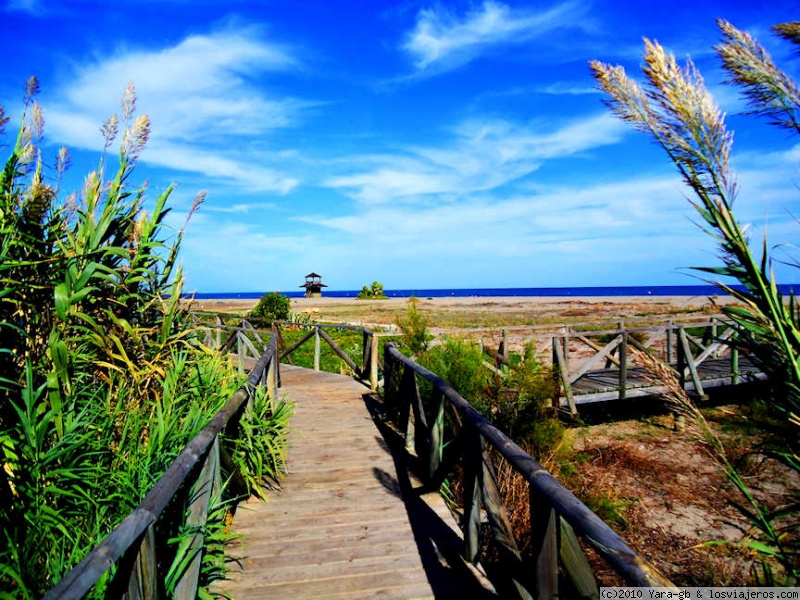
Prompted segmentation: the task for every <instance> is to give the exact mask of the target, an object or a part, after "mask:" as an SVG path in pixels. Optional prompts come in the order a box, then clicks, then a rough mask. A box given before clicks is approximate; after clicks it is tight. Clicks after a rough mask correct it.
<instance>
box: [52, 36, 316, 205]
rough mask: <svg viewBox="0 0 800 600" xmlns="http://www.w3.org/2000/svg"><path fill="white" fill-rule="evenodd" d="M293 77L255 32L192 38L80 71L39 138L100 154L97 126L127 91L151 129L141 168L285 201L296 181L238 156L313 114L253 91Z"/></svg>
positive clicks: (280, 55) (299, 104) (284, 56)
mask: <svg viewBox="0 0 800 600" xmlns="http://www.w3.org/2000/svg"><path fill="white" fill-rule="evenodd" d="M300 68H301V65H300V64H299V62H298V60H297V59H296V58H295V57H294V56H292V54H291V52H290V51H289V50H288V49H287V48H284V47H282V46H280V45H278V44H274V43H270V42H267V41H265V40H264V39H262V38H261V36H260V32H259V30H258V29H257V28H254V27H250V28H238V29H236V30H234V29H232V28H227V29H221V30H218V31H215V32H212V33H209V34H207V35H193V36H190V37H187V38H185V39H184V40H182V41H180V42H179V43H177V44H176V45H174V46H171V47H167V48H162V49H151V50H132V51H120V52H118V53H117V54H115V55H114V56H112V57H110V58H105V59H101V60H98V61H95V62H93V63H91V64H90V65H88V66H85V67H82V68H81V69H79V70H78V72H77V74H76V75H75V76H74V78H73V79H72V80H71V81H70V84H69V86H65V87H64V88H63V89H61V90H58V91H57V93H56V97H58V98H62V99H66V100H61V101H60V102H58V103H55V104H52V105H51V104H50V103H48V106H49V107H50V108H48V114H47V118H48V131H49V133H50V135H52V136H53V137H54V138H56V139H59V140H60V141H63V142H65V143H67V144H68V145H69V146H71V147H77V148H83V149H89V150H99V149H101V148H102V144H103V141H102V138H101V136H100V135H99V133H98V127H99V124H100V123H102V122H103V121H104V120H105V118H106V117H107V116H108V114H109V113H110V112H112V110H113V108H114V107H117V106H118V102H119V100H118V99H119V96H120V94H121V93H122V91H123V90H124V89H125V86H126V85H127V83H128V82H129V81H133V82H134V84H135V85H136V89H137V93H138V100H139V105H140V106H143V107H146V112H147V113H148V115H149V116H150V120H151V123H152V124H153V135H152V137H151V143H150V144H149V146H148V149H147V150H146V151H145V153H144V154H143V156H142V160H143V161H145V162H148V163H150V164H153V165H157V166H161V167H166V168H170V169H177V170H181V171H186V172H192V173H197V174H200V175H206V176H209V177H212V178H215V179H217V180H223V181H226V182H228V183H232V184H237V185H240V186H243V187H245V188H247V189H249V190H252V191H273V192H276V193H280V194H285V193H287V192H289V191H290V190H292V189H293V188H294V187H295V186H296V185H297V183H298V182H297V180H296V179H295V178H294V177H291V176H289V175H287V174H284V173H279V172H277V171H276V170H275V169H274V168H268V167H265V166H264V164H265V163H267V162H270V161H266V160H261V158H262V157H259V155H258V152H257V151H254V150H253V149H252V148H251V147H250V148H248V149H247V152H244V151H243V148H244V147H245V146H248V144H247V143H246V141H248V140H250V141H256V140H257V141H261V140H263V139H265V138H267V137H268V136H269V135H270V133H271V132H273V131H274V130H276V129H280V128H287V127H293V126H295V125H297V124H298V123H299V122H300V121H301V120H302V119H303V117H304V115H305V114H306V113H307V112H308V111H311V110H313V109H314V107H315V106H317V105H318V104H317V103H315V102H313V101H307V100H302V99H298V98H292V97H278V96H270V95H268V93H267V92H266V91H265V86H263V85H259V84H263V81H262V79H263V77H264V76H265V75H266V74H285V73H292V72H296V71H297V70H299V69H300ZM238 147H241V148H242V151H239V148H238Z"/></svg>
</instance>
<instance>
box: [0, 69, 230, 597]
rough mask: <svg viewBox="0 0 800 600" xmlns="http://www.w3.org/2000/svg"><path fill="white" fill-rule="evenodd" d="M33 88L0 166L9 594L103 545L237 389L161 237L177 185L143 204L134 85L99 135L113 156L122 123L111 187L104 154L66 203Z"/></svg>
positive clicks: (2, 494) (63, 158) (1, 430)
mask: <svg viewBox="0 0 800 600" xmlns="http://www.w3.org/2000/svg"><path fill="white" fill-rule="evenodd" d="M37 92H38V84H37V82H36V80H35V79H31V80H30V81H29V82H28V86H27V93H26V99H25V110H24V112H23V117H22V124H21V126H20V132H19V134H18V136H17V140H16V143H15V144H14V146H13V148H12V149H11V152H10V156H9V158H8V160H7V161H6V163H5V167H4V169H3V170H2V172H0V290H2V292H1V293H0V596H2V597H21V598H29V597H41V596H42V595H43V594H44V593H45V592H46V591H47V590H48V589H50V588H51V587H52V586H53V585H54V584H55V583H56V582H58V580H60V579H61V577H62V576H63V575H64V574H65V573H66V572H67V571H68V570H69V569H70V568H71V567H72V566H73V565H75V564H76V563H77V562H78V561H80V559H81V558H83V556H85V555H86V554H87V553H88V552H89V551H90V549H91V548H92V547H94V546H95V545H96V544H97V543H98V542H99V541H100V540H101V539H102V538H104V537H105V536H106V535H107V534H108V533H109V532H110V531H111V529H113V528H114V527H115V526H116V525H117V524H118V523H119V522H120V521H121V519H122V518H123V517H125V516H126V515H127V514H128V513H129V512H130V511H131V510H132V509H133V508H134V507H135V506H136V505H137V504H138V503H139V501H140V500H141V498H142V497H143V496H144V494H145V493H146V492H148V491H149V490H150V488H151V487H152V485H153V483H154V482H155V481H156V480H157V478H158V477H160V476H161V475H162V474H163V473H164V471H165V470H166V468H167V467H168V466H169V464H170V463H171V462H172V461H173V460H174V458H175V457H176V456H177V455H178V453H179V452H180V451H181V450H182V448H183V447H184V446H185V445H186V443H187V442H188V441H189V440H190V439H191V438H192V437H193V436H194V435H195V434H196V433H197V432H198V431H199V430H200V429H201V428H202V427H203V426H205V425H206V424H207V423H208V421H209V420H210V417H211V416H212V415H213V414H214V413H215V412H216V411H217V410H218V409H219V408H220V407H221V406H222V404H223V403H224V402H225V400H227V399H228V397H230V395H231V394H232V393H233V391H234V389H235V388H236V387H237V386H238V383H239V382H238V381H237V378H236V376H235V372H234V371H233V370H232V369H231V368H230V367H229V366H228V361H227V359H226V357H224V356H222V355H220V354H215V353H211V352H209V350H208V349H207V348H204V347H203V346H202V345H201V344H200V343H199V341H198V340H196V339H195V337H194V333H193V330H192V328H191V327H192V325H191V319H190V318H189V315H188V314H187V312H186V310H185V308H184V306H183V305H182V303H181V299H180V292H181V287H182V284H183V277H182V274H181V271H180V269H179V268H178V267H177V266H176V264H177V263H176V261H177V256H178V251H179V247H180V243H181V239H182V236H183V230H180V231H179V232H178V233H177V235H175V234H174V232H171V231H164V229H163V224H164V219H165V217H166V215H167V214H168V212H169V208H167V200H168V198H169V196H170V193H171V191H172V187H168V188H167V189H166V190H165V191H164V192H162V193H160V194H159V195H157V196H156V197H155V198H153V199H148V198H147V189H146V187H145V186H144V185H141V186H136V185H132V184H131V177H132V174H133V168H134V166H135V164H136V162H137V160H138V158H139V155H140V153H141V152H142V150H143V148H144V146H145V144H146V142H147V139H148V137H149V133H150V125H149V121H148V119H147V117H146V116H145V115H141V116H134V113H135V103H136V96H135V90H134V88H133V86H132V85H130V86H129V87H128V89H127V90H126V92H125V95H124V96H123V101H122V119H121V120H120V119H119V118H118V117H116V116H114V117H112V118H110V119H109V120H108V121H106V123H105V125H104V126H103V128H102V132H103V135H104V138H105V147H106V150H108V149H109V148H110V146H111V144H112V143H113V141H114V140H115V139H116V136H117V134H118V133H119V129H120V128H122V129H123V132H122V133H123V135H122V143H121V147H120V151H119V166H118V168H117V169H116V171H114V170H111V172H112V176H111V178H110V179H106V177H105V175H104V174H105V173H106V172H107V171H108V170H109V169H108V165H106V161H107V160H108V157H107V156H106V153H105V152H104V153H103V155H102V156H101V158H100V162H99V165H98V167H97V169H96V170H95V171H93V172H92V173H90V174H89V175H88V177H87V178H86V180H85V184H84V187H83V189H82V190H81V191H80V193H76V194H73V195H70V196H67V197H66V198H63V195H62V193H61V190H60V189H59V179H60V176H61V174H63V173H64V171H65V169H66V166H67V164H68V153H67V151H66V150H65V149H62V150H61V151H60V152H59V156H58V160H57V167H56V174H57V175H58V178H59V179H57V180H56V181H54V182H50V181H47V180H46V179H45V177H44V169H43V163H44V161H43V159H42V156H41V148H40V147H39V146H40V141H41V139H42V135H43V131H42V129H43V123H44V119H43V117H42V109H41V107H40V106H39V104H38V103H37V102H36V100H35V96H36V93H37ZM6 122H7V119H6V118H5V117H4V116H3V111H2V109H1V108H0V130H2V127H3V126H4V125H5V123H6ZM200 202H202V196H198V198H197V199H196V202H195V204H194V206H193V207H192V209H191V211H190V213H191V212H193V211H194V210H195V209H196V208H197V206H198V205H199V204H200ZM145 205H147V206H148V209H147V210H146V209H145ZM168 240H170V241H168ZM167 514H168V515H169V518H167V519H165V520H162V521H161V522H160V524H159V527H160V528H162V530H163V533H164V535H163V536H161V535H159V544H167V545H168V544H169V542H168V540H169V539H170V538H172V537H174V536H176V535H177V534H178V532H179V530H180V526H181V523H182V521H183V514H184V506H183V504H182V501H181V500H180V499H178V500H176V502H175V503H173V505H172V506H170V507H169V508H168V510H167ZM209 527H211V528H213V524H209ZM173 555H174V552H173ZM162 556H165V557H169V556H170V552H169V551H167V552H165V553H164V554H162ZM178 559H179V557H177V555H176V560H178ZM170 567H171V565H170V561H169V560H166V561H164V564H161V565H160V566H159V568H160V569H162V570H163V571H164V572H163V573H162V575H166V572H167V571H168V570H170ZM212 572H213V573H218V571H213V570H212V571H208V570H204V575H203V579H202V582H201V584H202V585H207V584H208V583H209V582H210V579H211V578H213V577H214V576H217V575H209V573H212ZM109 575H110V573H107V574H106V576H105V577H106V578H107V577H108V576H109ZM105 582H106V579H102V580H101V581H100V582H99V583H98V585H96V586H95V588H94V589H93V590H92V591H91V592H90V597H102V596H103V592H104V589H103V588H104V585H105Z"/></svg>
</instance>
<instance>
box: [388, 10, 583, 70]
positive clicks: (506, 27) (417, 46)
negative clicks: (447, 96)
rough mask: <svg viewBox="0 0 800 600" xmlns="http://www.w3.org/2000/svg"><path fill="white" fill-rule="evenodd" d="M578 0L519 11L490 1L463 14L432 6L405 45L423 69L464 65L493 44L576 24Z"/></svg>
mask: <svg viewBox="0 0 800 600" xmlns="http://www.w3.org/2000/svg"><path fill="white" fill-rule="evenodd" d="M580 10H581V9H580V5H579V4H578V3H577V2H563V3H560V4H557V5H555V6H553V7H551V8H549V9H546V10H541V11H533V10H515V9H512V8H510V7H509V6H508V5H506V4H502V3H500V2H494V1H493V0H486V1H485V2H484V3H483V5H482V6H481V7H480V8H478V9H475V10H473V11H470V12H468V13H466V14H465V15H463V16H461V17H459V16H457V15H454V14H453V13H451V12H450V11H448V10H447V9H446V8H443V7H438V8H428V9H424V10H421V11H420V12H419V14H418V15H417V22H416V25H415V27H414V29H413V30H412V31H411V32H409V34H408V35H407V36H406V40H405V42H404V44H403V46H402V48H403V50H405V51H406V52H407V53H408V54H409V55H410V56H411V57H412V59H413V60H414V66H415V68H416V69H417V70H418V71H438V72H441V71H447V70H451V69H456V68H458V67H461V66H464V65H466V64H467V63H469V62H471V61H473V60H474V59H475V58H477V57H478V56H480V55H481V54H484V53H485V52H487V51H489V50H490V49H492V48H496V47H498V46H503V45H515V44H523V43H525V42H528V41H529V40H531V39H532V38H535V37H539V36H543V35H546V34H549V33H552V32H553V31H555V30H558V29H563V28H568V27H576V26H577V24H578V22H579V19H577V18H576V13H578V12H580Z"/></svg>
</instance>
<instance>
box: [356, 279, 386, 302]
mask: <svg viewBox="0 0 800 600" xmlns="http://www.w3.org/2000/svg"><path fill="white" fill-rule="evenodd" d="M356 298H358V299H359V300H386V299H387V296H386V294H384V293H383V284H382V283H380V282H378V281H373V282H372V285H371V286H366V285H365V286H364V287H362V288H361V291H360V292H358V296H356Z"/></svg>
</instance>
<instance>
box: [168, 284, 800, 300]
mask: <svg viewBox="0 0 800 600" xmlns="http://www.w3.org/2000/svg"><path fill="white" fill-rule="evenodd" d="M733 287H734V288H735V289H737V288H738V289H743V288H741V286H733ZM795 287H798V288H800V285H795V284H783V285H779V286H778V288H779V289H780V291H781V293H783V294H784V295H785V296H788V295H789V294H790V293H792V291H793V289H794V288H795ZM798 292H800V289H798ZM280 293H281V294H283V295H284V296H286V297H288V298H302V297H304V293H303V292H302V291H290V292H280ZM358 293H359V292H358V290H325V291H324V292H323V294H322V297H323V298H326V297H327V298H338V299H347V298H355V297H356V296H357V295H358ZM385 294H386V295H387V296H388V297H389V298H410V297H412V296H413V297H416V298H474V297H477V298H503V297H510V298H572V299H578V298H601V297H608V298H622V297H624V298H639V297H662V298H665V297H673V298H674V297H678V296H692V297H696V296H705V297H709V296H725V295H726V294H724V293H723V292H722V291H721V290H720V289H719V288H718V287H717V286H714V285H655V286H587V287H549V288H544V287H541V288H534V287H531V288H445V289H419V290H411V289H408V290H386V291H385ZM263 295H264V292H194V293H186V294H184V295H183V296H184V297H185V298H192V297H193V298H194V299H195V300H258V299H259V298H261V296H263Z"/></svg>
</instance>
